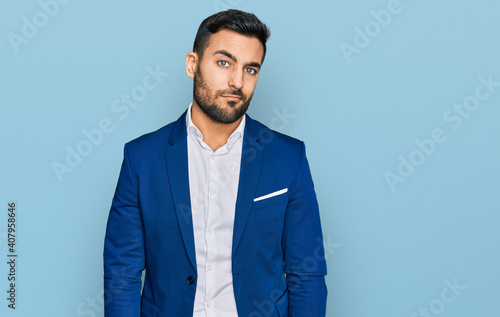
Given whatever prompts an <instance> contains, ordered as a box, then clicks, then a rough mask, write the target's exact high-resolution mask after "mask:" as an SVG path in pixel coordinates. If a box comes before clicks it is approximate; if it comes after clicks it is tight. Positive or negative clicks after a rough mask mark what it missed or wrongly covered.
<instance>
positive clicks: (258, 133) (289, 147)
mask: <svg viewBox="0 0 500 317" xmlns="http://www.w3.org/2000/svg"><path fill="white" fill-rule="evenodd" d="M246 122H247V123H246V124H247V129H246V131H247V132H248V133H249V134H250V137H254V138H255V139H256V140H258V142H259V143H260V144H262V145H263V146H266V151H272V152H280V153H282V154H285V155H287V154H297V152H298V153H300V152H302V150H303V147H304V142H302V141H301V140H299V139H296V138H294V137H291V136H289V135H286V134H283V133H281V132H278V131H275V130H272V129H270V128H268V127H267V126H265V125H264V124H262V123H260V122H259V121H257V120H254V119H252V118H250V117H249V116H247V121H246Z"/></svg>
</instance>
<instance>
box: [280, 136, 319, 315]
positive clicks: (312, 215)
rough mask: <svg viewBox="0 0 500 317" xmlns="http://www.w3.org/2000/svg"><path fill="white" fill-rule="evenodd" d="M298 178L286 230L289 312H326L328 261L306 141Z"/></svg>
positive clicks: (302, 151) (285, 254)
mask: <svg viewBox="0 0 500 317" xmlns="http://www.w3.org/2000/svg"><path fill="white" fill-rule="evenodd" d="M301 146H302V147H301V157H300V163H299V168H298V171H297V176H296V179H295V181H294V183H293V185H292V187H291V190H290V195H291V196H290V198H289V203H288V207H287V211H286V216H285V229H284V233H283V242H282V243H283V250H284V269H285V274H286V282H287V287H288V303H289V304H288V314H289V316H290V317H294V316H311V317H319V316H325V314H326V296H327V290H326V285H325V278H324V276H325V275H326V262H325V257H324V249H323V235H322V233H321V223H320V217H319V209H318V202H317V200H316V194H315V192H314V185H313V181H312V178H311V173H310V170H309V165H308V163H307V159H306V156H305V147H304V143H302V144H301Z"/></svg>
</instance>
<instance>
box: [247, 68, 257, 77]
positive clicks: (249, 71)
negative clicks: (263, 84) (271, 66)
mask: <svg viewBox="0 0 500 317" xmlns="http://www.w3.org/2000/svg"><path fill="white" fill-rule="evenodd" d="M245 71H246V72H247V73H249V74H250V75H255V74H257V71H256V70H255V69H253V68H247V69H245Z"/></svg>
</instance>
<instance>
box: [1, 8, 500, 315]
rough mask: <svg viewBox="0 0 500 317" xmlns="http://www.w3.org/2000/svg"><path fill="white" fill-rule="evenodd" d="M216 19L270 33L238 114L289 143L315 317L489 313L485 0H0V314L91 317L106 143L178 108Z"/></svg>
mask: <svg viewBox="0 0 500 317" xmlns="http://www.w3.org/2000/svg"><path fill="white" fill-rule="evenodd" d="M227 8H237V9H241V10H245V11H250V12H253V13H255V14H256V15H257V16H258V17H259V18H260V19H262V21H264V22H265V23H266V24H268V25H269V26H270V28H271V31H272V35H271V38H270V41H269V44H268V55H267V57H266V60H265V63H264V65H263V69H262V72H261V73H260V76H259V77H260V78H259V83H258V85H257V88H256V91H255V95H254V99H253V101H252V103H251V105H250V109H249V115H250V116H252V117H253V118H255V119H257V120H260V121H261V122H262V123H264V124H266V125H268V126H269V127H271V128H273V129H275V130H277V131H280V132H283V133H286V134H289V135H291V136H294V137H296V138H299V139H301V140H304V141H305V143H306V148H307V155H308V159H309V162H310V166H311V171H312V174H313V178H314V182H315V188H316V192H317V196H318V201H319V205H320V211H321V219H322V226H323V233H324V239H325V241H324V243H325V251H326V258H327V264H328V275H327V277H326V281H327V286H328V290H329V297H328V316H349V317H367V316H377V317H388V316H390V317H392V316H394V317H401V316H403V317H417V316H426V315H428V316H454V317H470V316H492V315H493V314H495V313H498V311H499V310H500V288H499V287H498V285H499V282H500V273H499V270H498V268H499V267H500V255H499V252H498V250H499V248H500V230H498V228H499V225H500V213H499V211H500V201H499V192H500V167H499V165H498V162H499V161H500V149H499V141H500V130H499V126H498V122H499V119H500V108H499V107H500V65H499V57H500V56H499V53H500V36H499V32H498V30H500V19H498V16H499V13H500V4H499V3H498V2H497V1H493V0H483V1H471V0H466V1H460V2H457V1H437V2H436V1H424V0H400V1H397V0H389V1H388V0H377V1H375V0H356V1H324V0H323V1H308V2H307V1H263V0H257V1H249V0H220V1H212V0H197V1H194V0H191V1H159V0H151V1H143V2H137V1H135V2H127V1H116V0H115V1H105V2H103V1H70V0H65V1H63V0H40V1H35V0H32V1H20V2H17V1H5V0H3V1H1V2H0V21H1V24H0V35H1V36H2V40H1V41H0V54H1V56H0V57H1V58H0V84H1V85H0V92H1V93H0V96H1V101H0V103H1V106H0V139H1V143H0V145H1V165H0V166H1V167H0V173H1V174H0V175H1V177H0V211H1V212H0V214H1V215H2V216H1V217H0V263H1V264H0V290H1V291H2V294H3V295H1V296H0V298H1V299H0V314H1V315H2V316H51V317H53V316H61V317H67V316H103V299H102V287H103V286H102V285H103V281H102V275H103V270H102V251H103V239H104V232H105V225H106V220H107V216H108V212H109V207H110V204H111V199H112V196H113V193H114V189H115V186H116V182H117V177H118V172H119V169H120V164H121V161H122V157H123V145H124V143H125V142H127V141H129V140H131V139H133V138H135V137H137V136H139V135H142V134H144V133H147V132H151V131H154V130H156V129H158V128H160V127H161V126H163V125H165V124H167V123H169V122H171V121H173V120H175V119H177V118H178V117H179V116H180V115H181V113H182V112H183V111H184V110H185V109H186V108H187V106H188V105H189V103H190V101H191V99H192V81H191V80H190V79H189V78H188V77H187V76H186V74H185V71H184V61H185V56H186V54H187V52H188V51H190V50H191V49H192V44H193V41H194V36H195V34H196V30H197V28H198V26H199V24H200V22H201V21H202V20H203V19H204V18H205V17H207V16H209V15H211V14H213V13H215V12H217V11H218V10H222V9H227ZM11 202H15V203H16V232H15V250H14V252H11V251H10V247H9V238H12V236H8V223H9V222H8V221H9V220H8V218H9V217H8V216H9V215H8V214H9V212H8V203H11ZM11 234H12V233H11ZM12 241H13V240H12V239H11V242H12ZM13 254H15V255H17V257H16V260H15V265H14V271H15V273H14V274H15V277H16V280H15V293H14V294H15V297H14V298H15V310H14V309H12V308H9V307H8V305H9V304H11V302H10V300H8V298H11V294H13V292H10V290H11V287H10V283H11V282H10V281H9V280H8V277H9V274H11V269H12V267H11V265H10V264H8V263H7V262H8V261H9V258H10V257H9V255H13ZM303 265H304V266H305V267H306V266H313V265H315V263H314V261H310V259H309V260H308V259H304V263H303ZM256 311H257V312H260V314H261V315H262V316H265V315H266V312H265V311H259V308H258V307H256Z"/></svg>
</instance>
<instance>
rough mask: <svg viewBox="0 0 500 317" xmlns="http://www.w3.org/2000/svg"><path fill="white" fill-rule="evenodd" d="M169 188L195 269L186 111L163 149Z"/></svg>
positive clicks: (185, 244) (187, 250) (183, 238)
mask: <svg viewBox="0 0 500 317" xmlns="http://www.w3.org/2000/svg"><path fill="white" fill-rule="evenodd" d="M165 160H166V164H167V170H168V179H169V181H170V190H171V192H172V198H173V202H174V205H175V212H176V214H177V222H178V223H179V228H180V231H181V235H182V240H183V241H184V247H185V248H186V252H187V254H188V256H189V259H190V261H191V264H192V265H193V267H194V269H195V270H196V252H195V246H194V234H193V218H192V214H191V198H190V194H189V168H188V150H187V133H186V112H184V113H183V114H182V116H181V117H180V118H179V119H178V120H177V121H176V122H175V123H174V126H173V127H172V131H171V132H170V136H169V139H168V145H167V148H166V150H165Z"/></svg>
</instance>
